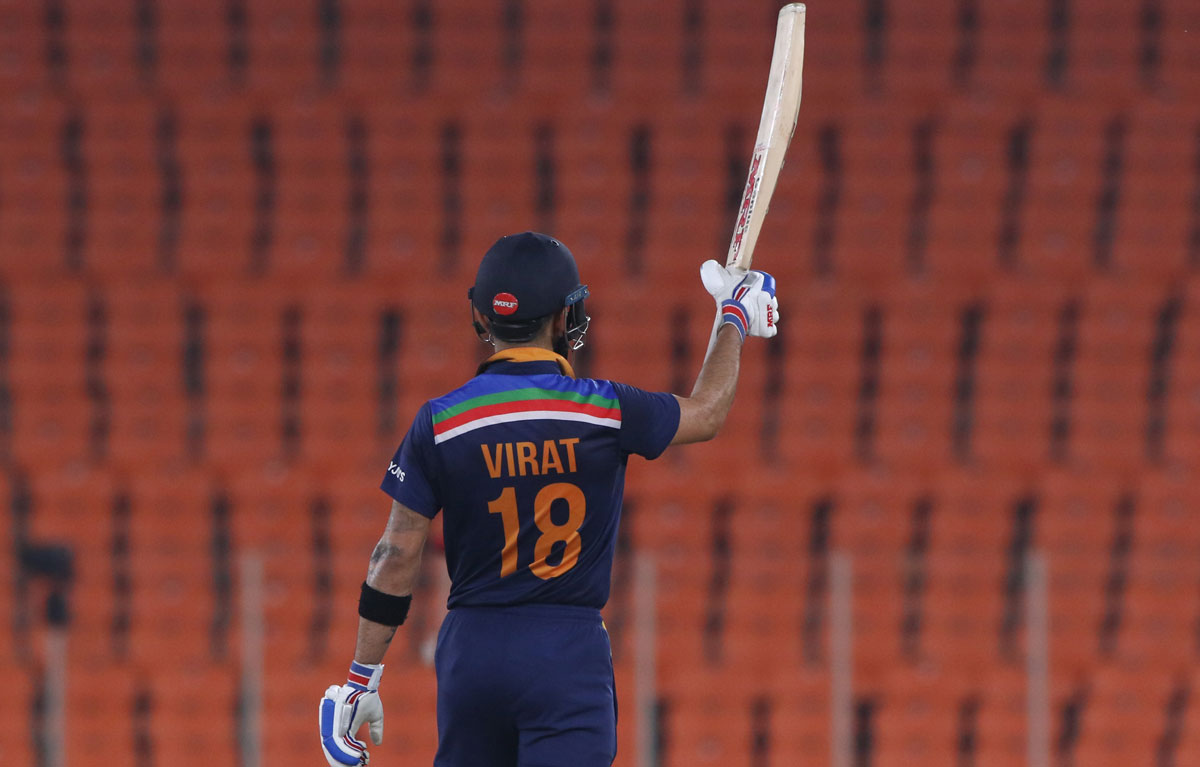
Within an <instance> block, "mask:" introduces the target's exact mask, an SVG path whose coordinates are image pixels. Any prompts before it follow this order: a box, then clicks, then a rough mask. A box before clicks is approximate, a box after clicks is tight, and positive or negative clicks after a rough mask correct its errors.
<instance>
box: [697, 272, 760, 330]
mask: <svg viewBox="0 0 1200 767" xmlns="http://www.w3.org/2000/svg"><path fill="white" fill-rule="evenodd" d="M700 280H701V281H702V282H703V283H704V289H705V290H707V291H708V292H709V295H711V296H712V297H713V299H714V300H715V301H716V302H717V311H718V312H720V319H721V322H722V323H724V324H729V325H733V326H734V327H735V328H737V329H738V332H739V333H740V334H741V335H742V337H743V338H745V337H746V336H747V335H751V336H758V337H759V338H770V337H772V336H774V335H775V334H776V333H777V332H779V329H778V328H777V327H776V325H777V324H778V323H779V300H778V299H777V298H776V297H775V278H774V277H772V276H771V275H769V274H767V273H766V272H763V271H758V270H751V271H746V270H744V269H734V268H729V267H724V266H721V265H720V264H718V263H717V262H716V261H713V260H711V259H710V260H708V261H705V262H704V263H703V264H701V266H700Z"/></svg>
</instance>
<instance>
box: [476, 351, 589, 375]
mask: <svg viewBox="0 0 1200 767" xmlns="http://www.w3.org/2000/svg"><path fill="white" fill-rule="evenodd" d="M500 362H517V363H523V362H542V363H544V362H554V363H556V364H557V365H558V370H559V372H560V373H562V374H563V375H565V376H568V377H570V378H574V377H575V370H574V369H573V368H572V367H571V363H570V362H567V360H566V358H565V357H563V356H562V355H561V354H555V353H554V352H552V351H550V350H549V349H540V348H538V347H536V346H518V347H516V348H513V349H505V350H504V351H502V352H496V353H495V354H493V355H492V356H490V357H488V358H487V359H486V360H484V361H483V363H482V364H480V366H479V369H478V370H476V371H475V375H481V374H482V373H483V372H484V371H486V370H487V369H488V368H489V367H490V366H492V365H494V364H496V363H500ZM539 367H540V366H539ZM497 372H499V371H497Z"/></svg>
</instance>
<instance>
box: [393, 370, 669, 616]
mask: <svg viewBox="0 0 1200 767" xmlns="http://www.w3.org/2000/svg"><path fill="white" fill-rule="evenodd" d="M678 426H679V404H678V401H677V400H676V399H675V398H674V397H673V396H672V395H670V394H665V393H650V392H646V391H643V390H641V389H637V388H635V387H632V386H627V385H624V384H619V383H614V382H612V381H604V380H592V379H578V378H575V377H574V375H573V373H572V371H571V368H570V366H569V365H568V364H567V362H566V360H564V359H563V358H562V357H560V356H558V355H556V354H553V353H552V352H549V351H544V350H540V349H531V348H520V349H510V350H506V351H503V352H499V353H498V354H495V355H493V356H492V357H491V358H489V359H488V360H487V361H486V362H485V363H484V364H483V365H481V366H480V369H479V372H478V374H477V375H476V376H475V377H474V378H472V379H471V380H469V381H468V382H467V383H465V384H464V385H463V386H461V387H459V388H458V389H455V390H454V391H452V392H450V393H448V394H446V395H444V396H442V397H437V398H435V399H432V400H430V401H428V402H426V403H425V404H424V405H423V406H422V407H421V409H420V410H419V411H418V413H417V415H416V417H415V418H414V420H413V424H412V426H411V428H410V429H409V431H408V434H407V435H406V436H405V438H404V441H403V442H402V443H401V445H400V448H399V449H398V450H397V451H396V454H395V457H394V458H393V459H392V463H391V466H390V467H389V469H388V472H387V474H386V475H385V476H384V480H383V484H382V488H383V490H384V491H385V492H387V493H388V495H390V496H391V497H392V498H394V499H395V500H396V501H398V502H400V503H401V504H403V505H405V506H407V507H408V508H410V509H412V510H413V511H415V512H417V513H419V514H423V515H425V516H427V517H430V518H432V517H434V516H436V515H437V513H438V512H439V511H441V512H442V513H443V526H444V530H445V545H446V564H447V568H448V569H449V573H450V580H451V588H450V598H449V603H448V606H449V607H450V608H456V607H471V606H488V605H491V606H502V605H518V604H564V605H579V606H584V607H595V608H600V607H603V606H604V604H605V602H607V600H608V593H609V584H610V581H611V575H612V562H613V553H614V549H615V546H616V538H617V525H618V524H619V522H620V517H621V501H622V496H623V493H624V486H625V466H626V463H627V460H628V458H629V456H630V455H631V454H637V455H641V456H644V457H646V458H651V459H652V458H656V457H657V456H658V455H659V454H661V453H662V451H663V450H664V449H666V447H667V445H668V444H669V443H670V441H671V439H672V438H673V437H674V435H675V432H676V430H677V429H678Z"/></svg>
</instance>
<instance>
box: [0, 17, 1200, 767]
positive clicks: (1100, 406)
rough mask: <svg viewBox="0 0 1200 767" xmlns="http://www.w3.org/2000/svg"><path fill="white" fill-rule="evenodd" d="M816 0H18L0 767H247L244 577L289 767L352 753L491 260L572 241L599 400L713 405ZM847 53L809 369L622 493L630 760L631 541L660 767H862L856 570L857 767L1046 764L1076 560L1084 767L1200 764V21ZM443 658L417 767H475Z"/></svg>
mask: <svg viewBox="0 0 1200 767" xmlns="http://www.w3.org/2000/svg"><path fill="white" fill-rule="evenodd" d="M779 5H780V3H778V2H776V1H774V0H772V2H734V1H733V0H664V1H662V2H656V3H644V2H638V1H637V0H580V1H579V2H570V3H564V2H552V1H551V0H504V2H500V3H470V2H465V0H439V1H438V2H433V0H403V2H393V1H387V0H354V1H353V2H350V1H349V0H305V1H303V2H298V1H294V0H227V2H223V3H214V2H204V1H203V0H188V1H186V2H185V1H183V0H175V1H173V2H164V1H162V0H131V2H126V3H113V2H103V1H101V0H36V1H34V0H0V508H2V509H3V512H2V518H3V522H2V523H0V573H4V574H5V577H6V578H7V579H8V584H9V585H8V586H6V587H5V588H4V589H0V614H2V615H3V618H4V620H3V626H0V670H3V672H4V679H5V681H6V687H5V694H4V695H0V759H3V760H4V761H5V762H6V763H9V764H30V765H36V764H40V763H42V762H40V761H39V760H40V759H42V758H43V757H44V754H42V753H41V752H40V751H39V748H38V743H39V742H42V741H40V740H39V739H42V738H45V737H54V738H59V737H61V739H62V745H63V748H65V751H66V754H67V758H68V760H69V763H70V764H71V765H72V766H73V767H75V766H80V767H82V766H84V765H92V764H97V765H100V764H104V765H107V764H116V763H134V764H139V765H147V766H149V765H171V767H187V766H188V765H193V764H195V765H200V764H203V765H210V764H215V763H233V762H234V761H235V760H236V758H237V757H236V753H237V749H238V746H239V743H238V737H239V731H238V720H237V712H238V711H239V700H238V679H239V677H240V675H241V673H242V672H243V659H242V658H241V657H240V654H239V638H240V636H241V632H242V631H243V630H244V628H245V627H244V626H243V625H242V622H241V618H240V614H239V607H238V585H239V579H240V577H241V576H240V562H241V561H242V556H243V555H244V554H245V553H246V552H256V553H258V554H259V555H261V556H262V558H263V561H264V566H265V585H266V589H265V617H266V650H267V658H268V660H267V662H266V666H265V668H264V669H263V670H264V673H265V675H266V680H267V682H266V700H265V717H266V720H267V721H269V723H270V725H269V727H267V728H266V730H265V733H266V734H265V737H264V741H263V744H262V745H263V753H264V764H266V765H291V764H307V763H313V760H314V757H315V758H316V759H319V758H320V756H319V755H318V754H317V751H316V749H317V747H318V746H317V737H316V734H317V733H316V730H315V719H314V716H313V714H314V709H315V706H314V705H313V704H314V703H315V701H316V699H317V697H318V696H319V695H320V693H321V691H322V690H323V689H324V686H325V685H327V684H329V683H331V682H335V681H337V680H339V679H340V678H341V676H340V675H342V674H344V671H345V665H346V661H347V658H348V656H349V654H350V653H351V652H352V650H353V643H354V631H355V625H356V624H355V618H354V600H353V593H354V589H355V587H356V584H357V583H358V582H359V581H360V580H361V578H362V575H363V572H364V569H365V565H366V558H367V556H368V554H369V552H370V550H371V546H372V545H373V543H374V541H375V539H376V537H377V536H378V534H379V532H380V530H381V527H382V524H383V521H384V518H385V514H386V511H387V503H386V498H385V497H384V496H383V495H382V494H381V493H379V492H378V491H377V490H376V489H375V488H376V487H377V485H378V482H379V479H380V478H381V476H382V472H383V471H384V469H385V468H386V462H387V459H388V457H389V456H390V455H391V452H392V450H393V449H394V447H395V445H396V444H397V443H398V440H399V439H400V437H401V436H402V435H403V433H404V431H405V430H406V428H407V426H408V423H409V421H408V419H409V418H410V417H411V415H412V413H414V412H415V410H416V408H417V407H418V406H419V405H420V403H421V402H422V401H423V400H425V399H426V398H428V397H430V396H433V395H435V394H438V393H441V392H442V391H444V390H446V389H449V388H452V387H453V386H455V385H457V384H458V383H459V382H460V381H461V380H462V379H463V378H464V377H465V376H467V375H469V374H470V372H471V371H472V370H473V368H474V365H475V364H476V362H477V360H479V359H480V358H481V357H482V356H483V354H484V348H483V347H482V346H481V345H479V343H478V342H477V341H476V339H475V338H474V337H473V334H472V332H471V330H470V327H469V324H468V322H467V306H466V301H465V288H466V286H467V285H468V284H469V283H470V281H471V280H472V278H473V270H474V266H475V263H476V260H477V258H478V257H479V255H480V254H481V253H482V252H483V251H484V249H485V248H486V247H487V245H489V244H490V243H491V242H492V241H493V240H494V239H495V238H496V237H498V236H499V235H501V234H504V233H508V232H511V231H515V230H523V229H543V230H552V231H553V232H555V233H556V234H557V235H558V236H560V237H561V238H562V239H563V240H564V241H565V242H567V243H568V244H569V245H570V246H571V248H572V249H573V250H574V252H575V254H576V256H577V258H578V260H579V263H580V267H581V271H582V272H583V274H584V279H585V281H587V282H589V283H590V284H591V287H592V291H593V296H594V300H592V301H591V302H590V304H589V306H590V310H591V314H592V316H593V330H592V331H591V334H590V335H589V347H588V348H587V349H586V350H585V351H584V352H583V353H582V355H581V357H580V359H579V368H580V370H581V371H585V372H586V373H587V374H589V375H592V376H596V377H606V378H615V379H619V380H625V381H628V382H630V383H633V384H637V385H640V386H643V387H645V388H651V389H672V390H675V391H679V392H680V393H684V392H686V391H687V389H688V388H689V387H690V385H691V376H692V375H694V372H695V371H696V370H697V369H698V366H699V363H700V360H701V357H702V355H703V344H704V343H705V339H706V338H707V333H708V327H709V324H708V323H709V319H708V318H709V311H710V310H711V306H710V304H709V303H708V298H707V297H706V296H704V294H703V293H701V292H700V290H699V284H698V282H697V280H696V279H695V277H696V271H697V267H698V264H699V263H700V262H701V261H702V260H703V259H704V258H707V257H710V256H714V255H717V254H719V253H723V252H724V250H723V249H724V247H725V245H726V243H727V238H728V234H729V230H730V227H731V222H732V220H733V210H734V209H735V208H736V206H737V204H738V200H739V197H740V193H741V188H742V185H743V183H744V173H745V162H746V160H747V158H748V157H749V149H750V144H751V142H752V140H753V135H754V130H755V128H756V126H757V121H758V111H759V109H760V104H761V96H762V85H763V83H764V81H765V73H766V67H767V63H768V61H769V56H770V41H771V35H772V33H773V28H774V17H775V13H776V10H777V8H778V6H779ZM808 29H809V33H808V34H809V37H808V54H807V56H808V58H807V64H806V69H805V95H804V104H803V107H802V109H801V117H800V124H799V126H798V128H797V130H796V139H795V141H794V143H793V146H792V148H791V151H790V155H789V163H788V165H787V167H786V169H785V171H784V174H783V177H782V178H781V180H780V183H779V187H778V189H777V191H776V194H775V200H774V203H773V207H772V211H771V216H770V217H769V219H768V223H767V224H766V227H765V228H764V231H763V235H762V238H761V240H760V242H759V250H758V255H759V257H760V261H761V264H762V266H763V267H764V268H766V269H768V270H770V271H772V272H774V273H775V274H776V275H777V276H778V277H779V280H780V285H781V301H780V303H781V305H782V308H783V322H784V324H783V326H782V329H781V334H780V336H779V337H778V338H777V339H776V340H775V341H773V342H771V344H769V345H768V344H751V345H749V346H748V347H747V350H746V354H745V360H744V363H743V378H742V381H741V384H740V388H739V396H738V400H737V402H736V404H735V406H734V409H733V412H732V415H731V417H730V420H729V423H728V425H727V426H726V428H725V431H724V432H723V433H722V435H721V436H720V438H719V440H718V441H717V442H715V443H713V444H708V445H698V446H693V447H688V448H682V449H678V450H676V451H675V452H674V453H672V454H669V455H668V456H666V457H664V458H663V459H662V460H659V461H657V462H655V463H652V464H643V463H635V464H634V465H633V467H632V468H631V471H630V480H629V485H628V488H629V490H628V494H629V505H628V509H627V515H626V519H625V531H624V533H623V539H622V554H621V557H622V561H621V562H619V563H618V572H617V584H616V588H614V599H613V602H612V603H611V605H610V608H609V615H608V617H609V625H610V627H611V628H612V630H613V631H612V633H613V641H614V652H615V658H616V662H617V666H618V684H619V694H620V700H621V703H620V705H621V710H622V714H623V718H622V721H621V725H620V726H621V739H622V741H621V742H622V750H621V754H620V756H619V757H618V762H617V763H618V764H620V765H631V764H633V761H632V751H633V749H632V745H633V727H634V723H633V722H632V718H631V717H630V716H628V715H626V712H632V711H633V706H632V699H631V695H632V690H633V679H632V675H633V669H632V664H631V658H632V652H633V650H632V637H631V636H630V633H631V631H632V621H631V618H630V616H629V612H630V609H631V608H630V604H629V603H630V601H631V599H632V597H631V589H632V585H631V584H630V577H631V576H630V574H629V572H628V558H629V557H630V556H631V554H632V552H633V551H641V552H647V553H652V554H653V555H654V557H655V560H656V562H657V566H658V583H659V588H660V593H659V595H658V613H657V624H658V631H659V633H658V640H657V648H658V659H657V665H658V670H659V679H658V683H659V694H660V699H659V701H658V711H659V715H660V716H659V731H658V739H657V742H658V746H659V751H660V756H661V764H662V765H664V766H665V765H689V766H690V765H721V766H722V767H738V766H741V765H745V766H747V767H751V766H752V767H766V766H767V765H773V766H778V767H782V766H785V765H786V766H789V767H791V766H793V765H820V764H827V763H828V759H829V754H830V750H831V744H830V713H829V696H830V692H829V668H828V661H829V647H828V621H829V615H828V599H829V594H828V590H829V587H830V585H829V582H828V578H827V566H828V561H829V558H830V556H831V554H832V553H834V552H842V553H845V554H847V555H849V556H850V557H851V558H852V562H853V565H854V589H853V605H852V613H853V616H854V621H855V627H856V628H855V645H854V689H853V696H854V700H853V703H854V712H853V728H854V743H855V749H856V752H857V753H856V758H857V759H858V761H857V762H856V763H857V764H871V765H880V766H884V765H911V764H931V765H933V764H956V765H976V766H977V767H988V766H990V765H996V766H999V765H1010V764H1020V763H1023V760H1024V755H1025V750H1024V749H1025V732H1026V729H1025V728H1026V705H1027V702H1026V697H1025V681H1024V676H1023V657H1024V652H1025V647H1024V639H1023V637H1024V634H1023V620H1024V619H1023V615H1024V613H1023V609H1024V596H1023V595H1024V591H1023V586H1024V582H1023V578H1024V575H1023V570H1022V563H1023V562H1024V558H1025V556H1026V555H1027V554H1029V553H1030V552H1032V551H1038V552H1041V553H1042V554H1043V555H1044V556H1045V558H1046V561H1047V562H1048V566H1049V589H1048V590H1049V594H1048V598H1049V605H1050V627H1051V628H1050V640H1051V641H1050V645H1051V646H1050V668H1051V685H1050V694H1051V695H1050V697H1051V700H1050V708H1051V721H1050V722H1049V725H1048V726H1049V728H1050V731H1051V734H1052V743H1053V749H1054V751H1055V754H1056V758H1057V759H1058V760H1059V761H1058V762H1056V763H1061V764H1080V765H1088V767H1105V766H1106V765H1114V766H1116V765H1120V766H1122V767H1123V766H1124V765H1130V764H1151V763H1153V764H1157V765H1187V764H1200V736H1198V735H1197V733H1200V705H1197V698H1198V697H1200V689H1198V688H1197V684H1198V683H1200V516H1198V512H1197V508H1198V504H1200V489H1198V487H1200V486H1197V484H1196V482H1195V475H1196V471H1197V470H1198V469H1200V281H1198V280H1200V277H1198V276H1197V269H1198V267H1200V37H1198V36H1200V4H1197V3H1196V2H1194V0H1119V1H1118V0H1104V1H1103V2H1095V1H1093V0H1089V2H1087V3H1083V2H1071V0H1013V1H1012V2H1006V3H985V2H982V1H981V0H922V2H920V3H900V2H895V1H894V0H859V1H858V2H834V1H833V0H810V2H809V3H808ZM631 306H632V307H633V310H632V311H631V310H630V307H631ZM46 545H52V546H56V547H66V549H65V551H67V552H69V554H70V563H69V564H70V569H71V579H70V585H69V586H67V585H65V581H64V580H62V579H61V575H51V577H49V578H47V577H46V573H44V572H42V570H41V569H39V568H41V567H42V565H39V564H38V562H40V561H41V560H38V559H37V557H35V556H34V554H33V552H35V551H40V550H41V549H39V547H44V546H46ZM43 569H44V568H43ZM50 569H51V570H52V571H54V572H58V571H56V570H54V568H50ZM56 579H57V580H56ZM64 590H65V593H67V594H68V595H69V597H68V599H69V613H70V620H69V629H68V630H67V637H68V648H69V649H68V657H69V664H68V665H69V680H70V682H69V688H68V690H69V692H68V699H67V701H66V707H67V712H68V716H69V721H70V727H69V729H68V731H67V732H65V733H47V732H46V731H45V722H44V716H45V701H44V700H43V699H42V698H41V693H40V689H41V683H42V679H43V675H44V674H45V673H46V669H45V668H44V662H43V656H42V650H41V647H42V640H43V639H44V637H45V636H46V635H47V633H48V632H50V631H53V630H54V629H52V628H51V627H50V626H49V625H48V621H47V618H46V615H45V613H46V609H45V605H46V603H47V600H49V601H51V602H53V597H54V595H55V594H59V595H61V593H63V592H64ZM427 590H428V587H423V592H422V593H421V594H419V595H418V599H417V601H418V602H420V601H421V599H423V598H426V599H427V598H428V596H427ZM417 645H418V640H417V639H414V638H410V639H403V638H402V639H400V640H398V641H397V643H396V646H395V647H394V648H393V649H392V655H391V657H390V658H389V671H388V678H387V681H386V683H385V685H384V696H385V699H386V700H387V702H388V711H389V714H388V719H389V725H388V731H389V736H388V743H387V744H386V745H384V746H382V747H380V748H379V752H380V756H379V757H377V758H380V759H383V760H385V761H386V762H387V763H395V764H429V763H431V761H432V755H433V753H434V751H435V749H436V728H435V720H434V704H433V701H434V695H435V689H434V678H433V672H432V671H431V670H430V669H428V668H426V667H424V666H423V665H421V663H420V660H419V652H418V647H417ZM31 733H32V737H31Z"/></svg>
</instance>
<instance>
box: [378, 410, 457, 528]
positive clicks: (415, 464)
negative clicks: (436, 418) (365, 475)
mask: <svg viewBox="0 0 1200 767" xmlns="http://www.w3.org/2000/svg"><path fill="white" fill-rule="evenodd" d="M433 466H434V455H433V418H432V416H431V415H430V411H429V403H428V402H426V403H425V404H424V405H422V406H421V409H420V410H418V411H417V416H416V418H414V419H413V423H412V426H410V427H409V429H408V434H405V435H404V441H403V442H401V443H400V447H399V448H398V449H397V450H396V454H395V455H394V456H393V457H392V463H391V465H390V466H388V470H387V473H386V474H384V475H383V484H381V485H380V488H381V489H382V490H383V492H385V493H387V494H388V495H390V496H391V497H392V498H393V499H395V500H396V501H398V502H399V503H402V504H404V505H405V506H407V507H408V508H410V509H412V510H413V511H415V512H417V513H418V514H421V515H423V516H426V517H429V518H430V519H432V518H433V517H435V516H437V513H438V509H440V508H441V507H442V504H441V502H440V501H439V499H438V497H437V492H436V490H435V489H434V487H435V485H434V473H433Z"/></svg>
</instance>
